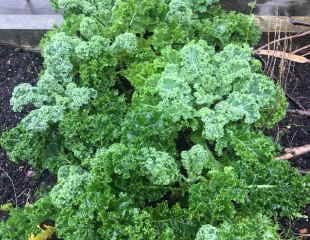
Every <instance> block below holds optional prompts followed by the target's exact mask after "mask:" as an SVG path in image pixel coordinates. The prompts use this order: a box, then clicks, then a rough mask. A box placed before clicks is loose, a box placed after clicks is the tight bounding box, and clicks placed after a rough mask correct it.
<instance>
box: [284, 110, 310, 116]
mask: <svg viewBox="0 0 310 240" xmlns="http://www.w3.org/2000/svg"><path fill="white" fill-rule="evenodd" d="M287 111H288V112H289V113H296V114H299V115H302V116H307V117H310V111H309V110H299V109H295V110H291V109H289V110H287Z"/></svg>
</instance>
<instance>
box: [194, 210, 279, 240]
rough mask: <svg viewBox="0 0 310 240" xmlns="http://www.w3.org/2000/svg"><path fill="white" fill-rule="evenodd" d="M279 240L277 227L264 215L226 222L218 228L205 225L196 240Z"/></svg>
mask: <svg viewBox="0 0 310 240" xmlns="http://www.w3.org/2000/svg"><path fill="white" fill-rule="evenodd" d="M230 239H240V240H246V239H253V240H260V239H263V240H279V239H280V238H279V236H278V234H277V227H276V226H274V225H273V223H272V222H271V221H270V220H269V219H268V218H267V217H266V216H263V215H260V214H258V215H254V216H251V217H246V218H242V219H240V220H236V221H235V222H232V223H231V222H224V223H223V224H221V225H220V226H219V227H218V228H216V227H214V226H212V225H208V224H206V225H203V226H201V228H200V229H199V231H198V232H197V235H196V238H195V240H230Z"/></svg>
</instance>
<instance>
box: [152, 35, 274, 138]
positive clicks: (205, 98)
mask: <svg viewBox="0 0 310 240" xmlns="http://www.w3.org/2000/svg"><path fill="white" fill-rule="evenodd" d="M180 56H181V58H182V60H181V61H180V62H175V63H170V64H168V65H167V66H166V68H165V71H164V72H163V73H162V75H161V77H160V80H159V82H158V85H157V88H158V92H159V95H160V97H161V99H162V100H161V101H160V103H159V107H160V108H161V109H162V111H163V112H168V113H169V114H170V115H171V117H172V119H173V121H174V122H182V121H184V120H185V121H193V120H194V119H197V118H198V119H200V121H201V123H202V125H203V128H204V129H203V132H202V136H203V137H204V138H205V139H207V140H218V139H221V138H222V137H223V136H224V132H225V126H226V125H228V124H229V123H233V122H237V121H243V122H244V123H245V124H253V123H255V122H258V121H259V120H260V119H261V116H262V114H263V113H264V109H266V108H271V107H272V106H273V105H274V104H275V99H276V96H277V94H278V91H277V87H276V86H275V85H274V83H273V82H272V81H271V80H270V79H268V78H267V77H265V76H264V75H262V74H260V73H255V72H253V71H252V65H251V61H250V60H251V50H250V48H249V47H246V46H244V47H241V46H238V45H233V44H231V45H228V46H226V47H225V48H224V50H223V51H221V52H219V53H215V51H214V49H213V48H212V47H210V46H208V45H207V43H206V42H204V41H199V42H197V43H196V42H191V43H189V44H188V45H186V46H184V47H183V48H182V49H181V50H180ZM224 62H225V64H223V63H224Z"/></svg>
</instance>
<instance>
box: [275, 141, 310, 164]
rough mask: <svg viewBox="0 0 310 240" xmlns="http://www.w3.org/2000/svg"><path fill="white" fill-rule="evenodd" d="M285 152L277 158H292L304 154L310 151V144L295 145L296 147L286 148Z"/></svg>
mask: <svg viewBox="0 0 310 240" xmlns="http://www.w3.org/2000/svg"><path fill="white" fill-rule="evenodd" d="M284 152H285V154H283V155H282V156H280V157H277V158H276V159H277V160H290V159H292V158H294V157H297V156H301V155H304V154H306V153H309V152H310V144H307V145H304V146H301V147H294V148H286V149H284Z"/></svg>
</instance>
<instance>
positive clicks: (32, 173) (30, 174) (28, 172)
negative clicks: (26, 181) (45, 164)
mask: <svg viewBox="0 0 310 240" xmlns="http://www.w3.org/2000/svg"><path fill="white" fill-rule="evenodd" d="M35 175H36V173H35V171H32V170H28V171H27V173H26V176H27V177H29V178H31V177H34V176H35Z"/></svg>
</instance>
